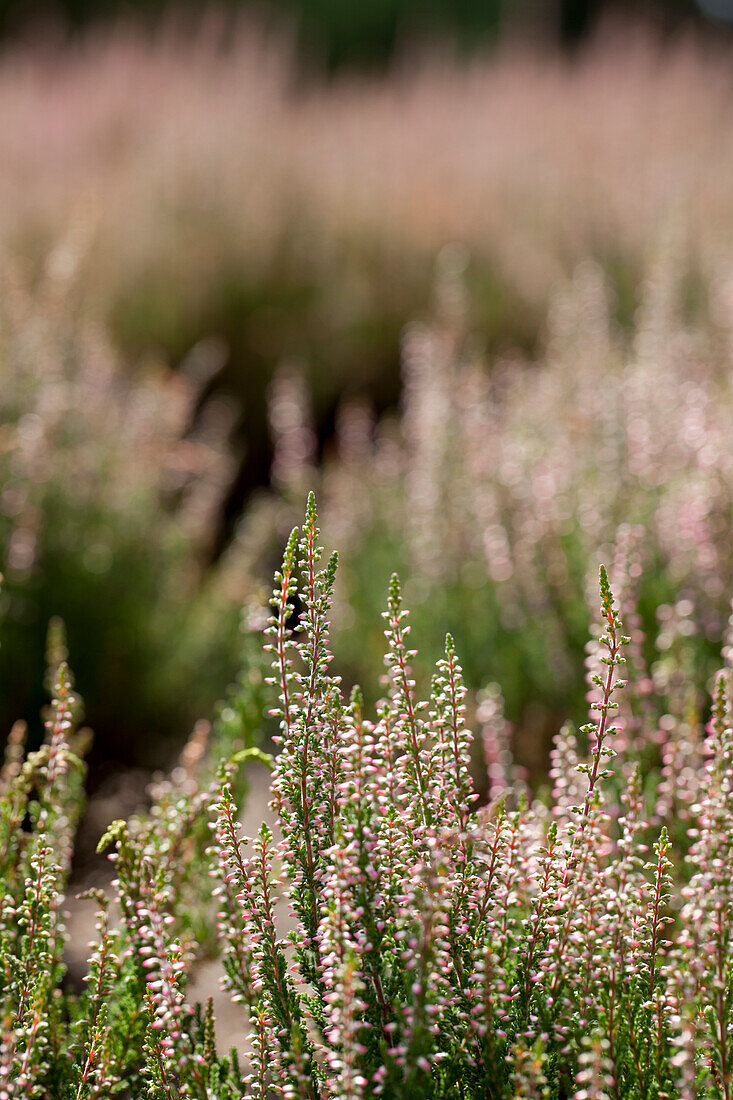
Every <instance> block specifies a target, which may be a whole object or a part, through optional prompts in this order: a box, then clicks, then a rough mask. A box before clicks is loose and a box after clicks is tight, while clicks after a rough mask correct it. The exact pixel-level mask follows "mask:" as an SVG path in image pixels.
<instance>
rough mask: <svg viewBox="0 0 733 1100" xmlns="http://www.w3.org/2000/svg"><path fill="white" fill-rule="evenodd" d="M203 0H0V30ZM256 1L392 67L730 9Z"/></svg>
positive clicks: (571, 2) (543, 1)
mask: <svg viewBox="0 0 733 1100" xmlns="http://www.w3.org/2000/svg"><path fill="white" fill-rule="evenodd" d="M199 8H200V5H198V4H197V3H196V2H195V0H34V3H33V4H30V3H28V0H1V2H0V33H1V34H4V35H11V34H18V33H23V32H24V31H25V29H26V28H27V27H28V26H29V25H33V24H36V23H37V22H38V21H39V20H49V19H53V20H54V22H55V23H56V25H57V27H60V28H61V29H62V30H64V31H65V32H70V33H72V34H73V33H78V32H79V31H83V30H86V29H88V28H89V27H90V26H92V25H94V24H99V23H100V22H104V21H107V20H109V19H110V18H119V17H120V16H125V17H129V16H134V17H136V18H143V19H145V20H147V22H148V24H149V25H154V24H155V23H156V21H158V20H160V19H161V18H166V17H169V16H170V14H171V12H175V13H176V17H177V18H178V19H181V18H183V19H185V18H188V19H191V18H194V19H195V18H196V15H197V9H199ZM248 8H249V9H252V8H254V9H255V10H257V11H258V12H259V13H260V16H261V17H262V15H263V14H264V15H265V17H267V18H275V19H278V18H283V17H284V18H285V19H287V20H288V22H289V23H290V24H291V25H292V26H293V27H294V28H295V30H296V33H297V37H298V43H299V47H300V51H301V58H302V59H303V60H304V61H305V62H306V64H307V65H308V66H311V65H313V64H316V65H317V66H319V67H323V68H324V69H325V70H326V71H328V72H333V71H335V70H337V69H339V68H342V67H344V66H354V65H356V66H361V67H363V66H368V67H370V68H373V67H375V66H376V67H384V66H385V65H386V64H388V63H389V61H390V60H391V59H392V58H393V57H394V55H395V53H396V52H398V51H399V50H400V49H402V48H404V47H405V46H411V45H413V44H414V43H415V41H416V40H417V41H420V40H422V41H423V42H430V41H441V42H444V41H445V39H446V37H447V38H448V39H450V40H452V41H453V42H454V43H455V45H456V47H457V48H458V49H459V50H461V51H462V52H464V53H465V52H471V51H473V50H476V49H477V48H481V47H485V46H486V45H487V44H491V43H494V42H495V41H496V39H497V37H499V36H500V35H501V34H504V33H511V34H518V35H520V36H522V37H528V36H532V37H535V38H537V37H539V38H541V39H543V40H544V41H545V42H546V44H547V45H552V44H553V43H559V44H561V45H563V46H565V47H574V46H576V45H577V44H578V43H579V42H581V41H582V40H583V38H584V37H586V36H587V35H589V34H591V33H593V31H594V30H595V28H596V26H597V24H598V22H599V20H602V18H603V17H604V16H605V15H607V14H608V13H609V12H611V11H612V12H616V13H618V12H621V13H622V14H624V15H626V16H628V15H632V16H634V17H635V18H639V17H645V18H648V19H653V20H654V21H655V22H656V23H658V24H659V25H661V26H662V27H664V28H665V29H669V28H671V27H675V26H677V25H679V23H680V22H681V21H693V20H695V21H698V20H702V19H704V18H706V17H707V18H708V19H710V18H712V17H714V16H717V17H718V19H721V18H722V19H723V20H724V19H725V17H726V16H727V15H729V14H730V13H729V11H728V6H727V4H726V2H725V0H718V2H717V3H703V4H698V3H696V0H636V2H635V3H631V2H629V0H371V2H370V3H365V2H362V3H340V2H339V0H270V2H269V3H266V2H263V0H228V3H227V2H225V3H223V4H222V5H221V10H222V11H227V10H228V11H229V12H231V13H234V14H238V13H240V12H241V11H242V10H245V11H246V10H247V9H248Z"/></svg>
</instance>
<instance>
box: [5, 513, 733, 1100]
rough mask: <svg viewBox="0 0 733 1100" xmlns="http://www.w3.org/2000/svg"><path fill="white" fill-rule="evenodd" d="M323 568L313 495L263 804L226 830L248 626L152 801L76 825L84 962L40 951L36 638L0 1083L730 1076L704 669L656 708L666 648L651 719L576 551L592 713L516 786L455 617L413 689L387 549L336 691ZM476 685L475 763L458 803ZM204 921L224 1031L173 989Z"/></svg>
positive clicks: (198, 1089)
mask: <svg viewBox="0 0 733 1100" xmlns="http://www.w3.org/2000/svg"><path fill="white" fill-rule="evenodd" d="M616 566H617V569H619V568H620V567H619V564H618V563H616ZM336 576H337V558H336V555H335V554H333V555H331V556H330V557H329V558H324V557H323V552H322V549H321V546H320V543H319V530H318V526H317V516H316V510H315V502H314V499H313V497H312V496H311V497H310V499H309V503H308V508H307V513H306V518H305V523H304V525H303V528H302V531H300V530H298V529H296V530H294V531H293V533H292V535H291V536H290V538H289V540H288V543H287V546H286V550H285V555H284V559H283V563H282V567H281V569H280V571H279V572H278V574H277V576H276V586H275V590H274V593H273V598H272V601H271V602H272V616H271V618H270V622H269V626H268V628H267V645H266V652H267V654H268V656H269V660H270V661H271V664H272V676H271V678H270V679H271V686H273V687H274V689H275V693H276V694H277V696H278V697H279V698H278V703H277V706H276V707H275V708H274V709H275V714H276V717H277V718H278V720H279V723H280V733H279V751H278V755H277V758H276V760H275V761H274V765H272V766H274V771H273V776H272V787H271V794H272V810H273V812H274V815H275V821H274V824H273V826H272V827H271V826H269V825H266V824H263V826H262V828H261V829H260V830H259V832H258V834H257V835H256V836H255V837H252V838H249V837H245V836H243V835H242V831H241V827H240V825H239V823H238V809H237V804H238V802H239V801H240V800H241V797H242V795H243V785H242V772H243V770H244V767H245V766H246V763H247V761H248V760H250V759H253V758H258V759H262V760H264V761H265V762H268V763H271V762H270V761H269V760H268V758H267V757H265V756H263V754H262V753H261V752H260V751H259V750H258V749H256V748H255V747H254V746H253V744H252V736H253V728H252V719H253V717H254V715H256V713H257V711H258V708H259V706H260V704H261V702H262V699H263V697H262V690H263V686H264V685H263V680H262V678H261V676H260V675H259V669H261V658H260V663H259V664H258V663H257V661H254V662H253V663H252V666H251V670H250V671H251V672H252V673H253V675H251V676H250V675H246V674H245V675H243V677H242V678H241V680H240V682H239V686H238V687H237V688H236V689H234V693H233V695H232V697H231V698H230V699H229V700H228V702H227V704H226V705H225V707H224V708H223V710H222V718H221V719H220V720H219V722H218V724H217V727H216V729H215V731H214V735H213V739H212V741H211V742H210V743H209V745H208V746H206V745H205V744H204V737H203V734H202V731H201V730H200V729H198V730H196V731H195V732H194V736H193V737H192V739H191V741H190V742H189V745H188V746H187V747H186V749H185V750H184V753H183V755H182V757H181V761H180V763H179V765H178V766H177V767H176V768H175V769H174V771H173V773H172V774H171V777H170V779H168V780H161V781H159V782H158V783H157V784H156V786H155V787H154V788H153V789H152V790H151V805H150V809H149V811H148V812H146V813H143V814H141V815H139V816H138V817H137V818H135V819H133V820H132V821H130V822H129V823H124V822H121V821H117V822H114V823H113V824H112V825H111V826H110V827H109V829H108V830H107V832H106V834H105V836H104V837H103V838H102V841H101V847H102V848H107V847H110V846H111V849H112V850H111V859H112V862H113V866H114V880H113V882H112V885H111V890H110V892H109V893H105V892H102V891H100V892H98V893H97V894H96V897H97V900H98V904H99V916H98V922H97V939H96V942H95V943H94V944H92V946H91V955H90V958H89V965H88V973H87V977H86V978H85V983H84V989H83V990H82V991H81V992H74V991H73V990H71V989H70V988H69V987H68V986H67V985H66V984H65V983H64V981H63V971H64V964H63V947H64V941H65V937H66V933H65V927H64V906H65V891H66V889H67V884H68V873H69V864H70V858H71V853H72V848H73V833H74V828H75V824H76V822H77V820H78V816H79V812H80V807H81V802H82V797H81V793H82V785H83V765H82V763H81V759H80V753H81V751H82V748H83V744H82V737H81V735H80V733H78V732H77V731H76V721H77V718H78V715H79V711H80V704H79V699H78V696H77V694H76V692H75V690H74V686H73V681H72V679H71V677H70V674H69V672H68V669H67V667H66V665H65V663H63V662H62V663H60V664H57V665H55V666H54V667H53V669H52V671H53V677H54V690H53V704H52V706H51V708H50V711H49V713H48V718H47V724H46V734H47V736H46V741H45V743H44V745H43V746H42V748H41V749H40V750H38V751H37V752H33V753H29V754H28V755H27V756H26V757H25V758H24V754H23V749H22V744H21V741H22V729H21V727H16V728H15V730H14V732H13V734H12V735H11V737H10V739H9V741H8V746H7V750H6V761H5V765H4V768H3V771H2V784H3V787H2V798H1V799H0V829H1V832H0V843H1V844H2V847H1V849H0V852H1V855H2V860H3V868H2V871H3V873H2V876H0V889H1V891H2V900H1V904H0V980H1V989H0V995H1V996H2V1021H3V1024H2V1027H3V1035H2V1046H1V1047H0V1096H2V1097H4V1098H9V1097H20V1096H37V1097H56V1096H59V1097H69V1098H74V1100H81V1098H82V1097H84V1098H88V1100H91V1098H93V1097H94V1098H101V1097H107V1096H113V1095H121V1096H130V1097H132V1096H140V1095H146V1096H150V1097H153V1098H156V1100H158V1098H159V1100H173V1098H177V1097H189V1098H193V1097H199V1098H201V1100H210V1098H211V1100H213V1098H214V1097H224V1098H226V1097H231V1098H234V1097H237V1098H241V1097H273V1098H274V1097H278V1096H284V1097H287V1096H299V1097H308V1098H313V1100H316V1098H321V1097H326V1096H338V1097H343V1098H346V1097H349V1098H355V1097H366V1096H370V1095H384V1096H394V1097H397V1096H399V1097H403V1096H404V1097H415V1098H423V1097H446V1098H448V1097H456V1098H458V1097H464V1098H469V1097H474V1096H475V1097H478V1096H482V1097H485V1096H491V1097H497V1098H500V1097H506V1098H507V1100H509V1098H514V1097H516V1098H519V1097H523V1098H527V1097H538V1098H539V1097H555V1098H557V1100H559V1098H560V1097H573V1098H574V1100H586V1098H588V1097H597V1098H598V1100H600V1098H602V1097H608V1098H609V1100H610V1098H616V1097H628V1098H634V1100H642V1098H643V1100H647V1098H649V1100H651V1098H652V1097H655V1098H656V1097H660V1096H668V1097H680V1098H685V1100H687V1098H690V1100H693V1098H700V1100H701V1098H703V1097H705V1098H708V1097H709V1098H727V1097H729V1096H730V1091H731V1087H732V1083H731V1042H732V1041H733V1021H731V1005H730V1001H731V998H730V988H731V981H732V980H733V975H732V974H731V963H730V952H729V936H730V911H731V900H733V899H732V898H731V896H730V894H731V881H730V875H729V873H728V867H729V865H730V851H729V849H730V836H731V835H732V826H733V820H732V818H731V815H732V814H733V806H732V804H731V789H730V768H731V759H730V757H731V745H732V744H733V729H732V728H731V716H730V698H729V684H728V674H727V673H726V672H723V673H721V674H720V676H718V678H717V680H716V682H715V689H714V696H713V703H712V713H711V718H710V721H709V723H708V725H707V729H706V731H705V732H703V731H701V730H700V728H699V727H700V722H701V715H700V711H699V709H696V707H697V703H696V702H693V703H691V704H690V703H689V702H688V705H687V708H686V710H685V711H684V713H677V712H676V708H675V705H674V698H673V697H674V694H675V692H677V691H679V690H680V685H679V682H678V681H679V680H681V677H677V678H675V677H672V678H671V680H670V683H671V684H672V685H673V686H672V687H669V688H668V689H665V688H663V687H661V686H659V685H657V686H656V687H653V689H652V691H653V692H655V693H656V694H657V695H658V698H657V704H658V705H659V707H662V706H666V707H667V708H668V709H667V711H666V713H667V717H668V718H670V719H672V720H673V721H671V722H666V723H665V724H664V727H663V728H660V727H659V725H658V723H656V722H655V721H654V720H653V719H649V718H648V715H647V713H646V712H645V711H644V707H645V706H646V704H647V703H648V693H645V692H644V691H641V692H640V690H639V684H638V683H634V681H633V679H631V678H628V679H627V675H626V670H627V669H629V670H630V671H631V670H633V668H634V661H635V658H634V646H635V643H634V639H633V636H632V635H630V634H624V625H623V623H622V621H621V617H620V613H619V610H618V608H617V606H616V603H615V600H614V595H613V591H612V588H611V583H610V581H609V577H608V575H607V573H606V570H605V569H604V568H603V567H601V570H600V607H599V622H600V629H599V631H598V635H597V637H596V639H595V644H594V646H593V647H591V652H590V653H589V662H588V663H589V670H588V672H589V685H590V688H591V691H590V694H589V707H590V720H589V721H588V722H585V723H583V724H581V725H580V726H579V727H578V728H577V730H576V729H574V728H573V727H572V726H570V725H566V726H564V727H563V728H562V730H561V731H560V732H559V733H558V734H557V736H556V739H555V747H554V752H553V759H552V771H551V789H550V790H549V791H548V792H547V793H546V794H545V795H542V796H541V797H537V796H535V795H533V794H532V793H531V791H530V790H529V789H528V788H527V786H526V784H525V783H524V782H522V780H521V779H520V778H517V777H516V775H514V774H513V765H512V762H511V759H510V758H509V756H508V749H507V745H506V739H505V733H506V730H505V727H504V722H503V719H502V716H501V706H500V702H499V699H498V696H497V691H496V689H492V690H491V691H488V692H486V693H484V694H483V695H482V697H481V700H480V703H479V707H478V710H477V709H476V708H475V707H474V704H473V701H472V700H471V698H470V696H469V694H468V692H467V690H466V688H465V685H464V681H463V674H462V669H461V665H460V663H459V658H458V655H457V651H456V647H455V644H454V642H453V639H452V638H451V637H450V636H448V637H447V638H446V642H445V649H444V654H443V656H442V657H441V658H440V659H439V660H438V662H437V665H436V670H435V674H434V676H433V678H432V682H431V685H430V690H429V695H428V697H427V698H424V699H423V698H422V697H421V693H420V692H419V690H418V684H417V682H416V679H415V676H414V674H413V671H412V668H413V665H414V662H415V657H416V651H415V649H414V648H413V646H412V641H411V630H410V621H409V613H408V611H407V609H406V607H405V605H404V602H403V597H402V592H401V586H400V582H399V580H398V578H397V577H396V576H394V577H393V578H392V580H391V582H390V586H389V593H388V599H387V608H386V611H385V612H384V635H385V640H386V657H385V664H386V678H385V680H384V682H383V689H384V690H383V697H382V699H381V701H380V702H379V704H378V706H377V708H376V711H375V712H373V713H371V714H370V713H369V712H368V710H367V707H366V704H365V702H364V698H363V696H362V693H361V692H360V691H359V689H354V690H353V691H352V692H351V694H350V696H349V698H348V699H347V698H345V697H344V695H343V692H342V687H341V681H340V678H339V677H338V675H336V674H335V672H334V671H333V667H332V666H333V663H334V660H333V654H332V651H331V648H330V643H329V615H330V607H331V605H332V601H333V596H334V591H335V585H336ZM618 580H619V582H620V584H621V586H622V587H623V585H624V582H623V575H622V574H621V573H620V574H619V577H618ZM626 587H627V592H628V585H627V586H626ZM55 652H58V647H56V650H55ZM52 658H53V653H52ZM52 664H53V660H52ZM683 668H684V660H680V662H679V664H678V671H681V670H682V669H683ZM688 686H689V685H688ZM665 691H668V694H664V692H665ZM273 702H274V700H273ZM477 713H480V714H481V715H482V720H483V722H484V724H485V731H484V738H483V740H484V744H485V746H486V749H487V757H488V763H489V767H490V773H491V780H492V786H491V791H492V798H491V801H490V802H489V803H487V804H485V805H483V806H478V807H477V805H476V803H477V796H476V794H475V792H474V784H473V780H472V777H471V769H470V761H471V753H472V741H473V734H472V733H471V732H470V729H469V719H471V717H472V716H476V714H477ZM632 731H633V736H632ZM662 733H665V735H669V736H668V739H665V737H662V736H660V735H661V734H662ZM671 740H675V741H676V744H677V747H678V750H679V753H680V754H681V755H682V756H683V757H684V763H683V764H682V765H681V766H680V765H679V762H678V761H677V760H676V758H675V756H674V754H670V752H669V743H670V741H671ZM217 761H218V763H217ZM676 802H677V803H679V805H681V806H682V805H684V807H685V816H684V818H682V814H681V813H680V814H679V816H677V814H676V813H673V814H672V815H670V812H669V805H670V803H673V804H674V803H676ZM670 824H671V825H672V826H673V828H670ZM207 884H209V887H208V888H207ZM212 939H213V940H214V941H215V942H216V944H217V948H218V951H219V952H220V954H221V957H222V966H223V973H222V982H223V985H224V987H225V989H227V990H228V991H229V993H230V995H231V999H232V1002H233V1008H232V1011H236V1010H239V1011H241V1013H242V1016H241V1020H242V1023H241V1028H242V1031H241V1036H242V1038H241V1042H240V1043H239V1044H238V1050H235V1051H232V1052H230V1053H229V1054H228V1055H223V1054H222V1053H221V1052H220V1051H219V1049H218V1046H217V1036H216V1021H215V1019H214V1014H213V1009H212V1005H211V1002H209V1003H208V1004H207V1005H204V1006H201V1005H199V1004H197V1003H192V999H191V996H190V994H191V983H192V979H193V977H195V973H196V965H197V958H199V957H200V955H201V952H202V950H210V949H211V940H212ZM237 1006H239V1008H237Z"/></svg>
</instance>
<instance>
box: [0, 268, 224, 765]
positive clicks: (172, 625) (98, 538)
mask: <svg viewBox="0 0 733 1100" xmlns="http://www.w3.org/2000/svg"><path fill="white" fill-rule="evenodd" d="M67 276H68V279H67V280H64V279H60V278H59V277H57V276H53V277H52V275H51V274H48V275H47V277H46V278H45V279H44V280H42V281H41V282H40V283H39V284H38V285H37V286H35V287H33V288H30V287H29V285H28V282H27V280H26V279H24V278H23V277H22V276H21V274H20V273H19V272H17V271H16V272H12V271H11V272H10V273H9V275H8V277H7V278H6V281H5V283H4V293H3V303H2V310H1V311H0V377H1V378H2V397H1V398H0V407H1V412H2V419H3V424H4V427H3V446H2V453H1V454H0V482H1V484H2V491H1V492H0V538H1V540H2V543H1V544H2V547H3V551H2V573H3V575H4V578H5V580H4V585H3V592H2V596H1V597H0V599H1V600H2V624H1V625H0V638H1V640H2V645H3V655H4V659H3V661H2V669H1V670H0V688H1V689H2V697H3V703H2V713H3V715H5V716H6V719H7V720H8V721H10V720H12V718H14V717H15V716H17V714H19V713H22V714H26V715H28V716H29V717H32V716H33V715H34V713H38V711H39V709H40V706H41V704H42V702H43V698H44V697H43V694H42V685H41V683H40V678H39V677H37V676H36V675H35V671H34V670H35V669H36V668H39V667H41V663H42V661H43V653H44V642H45V633H46V628H47V624H48V622H49V620H50V619H51V618H52V617H54V616H60V617H61V618H63V620H64V622H65V624H66V629H67V631H68V635H69V644H70V647H71V650H72V652H73V653H74V654H75V657H76V661H77V662H78V666H79V667H80V668H81V669H82V670H83V676H84V682H85V700H86V704H87V712H88V715H89V716H90V718H91V720H92V721H93V723H94V725H95V728H96V730H97V732H98V735H99V737H100V740H101V742H102V746H101V749H102V752H103V753H104V754H106V756H107V758H109V757H112V758H115V757H116V758H117V759H124V760H125V761H126V762H127V763H137V764H140V763H145V764H148V765H150V764H160V763H162V762H163V761H165V762H166V763H168V762H169V761H168V753H169V752H170V749H169V748H167V747H166V739H168V741H169V740H170V739H171V738H172V736H173V735H175V736H178V737H180V730H181V727H182V726H183V728H185V723H190V722H192V721H193V719H194V718H195V717H197V716H199V715H200V714H202V713H207V712H209V711H210V708H211V707H212V706H213V703H214V702H215V700H216V698H217V696H218V694H219V693H220V691H221V684H222V683H226V682H227V681H228V679H229V678H230V677H231V676H232V675H233V673H234V671H235V669H236V656H235V654H236V651H237V649H238V646H239V643H238V637H239V631H238V618H239V614H238V609H237V603H236V602H235V601H232V600H231V598H230V594H229V593H228V592H225V591H224V584H225V580H224V575H223V571H221V570H220V571H218V572H217V570H215V569H209V568H208V566H209V564H210V560H211V556H212V551H213V547H212V535H213V533H214V531H215V529H216V519H217V516H218V513H219V510H220V508H221V505H222V499H223V496H224V494H225V493H226V491H227V488H228V485H229V482H230V478H231V473H232V458H231V453H230V448H229V438H228V435H229V430H230V428H231V410H230V409H229V408H228V407H227V406H226V405H225V404H223V403H222V402H220V401H216V400H215V401H213V402H212V401H209V402H202V401H201V386H202V384H203V383H204V382H205V380H206V371H207V370H209V371H210V370H211V369H212V368H213V367H215V366H216V358H215V351H214V352H212V349H208V353H207V349H206V348H205V347H202V348H200V349H196V350H195V351H194V352H193V353H192V355H191V357H190V359H189V362H188V364H187V365H184V369H182V370H181V371H180V372H178V373H177V374H173V373H172V372H171V371H170V370H168V369H165V368H163V367H162V366H161V365H160V364H156V363H153V362H149V363H146V364H141V365H140V368H139V371H138V373H137V374H136V375H133V374H132V373H131V371H128V369H127V368H126V367H123V366H122V364H121V363H120V362H119V360H118V359H117V357H116V355H115V354H114V353H113V352H112V350H111V349H110V347H109V346H108V344H107V342H106V339H105V337H104V335H103V334H102V333H101V331H100V330H99V328H98V327H97V326H94V325H91V324H89V323H87V322H86V321H84V320H82V319H80V318H79V316H78V314H77V313H76V312H75V310H74V307H73V300H74V294H73V286H71V287H70V286H69V285H68V280H71V282H72V283H73V278H72V276H71V275H70V274H69V273H68V272H67ZM212 354H213V355H214V361H213V362H212ZM199 404H201V408H200V409H199V408H198V406H199ZM193 667H195V668H196V669H197V674H196V676H195V677H192V676H191V669H192V668H193ZM32 669H33V671H32ZM131 683H135V685H136V688H135V691H134V692H133V693H132V694H131V693H130V688H129V685H130V684H131ZM123 714H124V721H123V720H122V718H121V716H122V715H123ZM152 731H156V735H157V742H156V741H155V740H154V739H153V738H151V736H150V735H151V732H152ZM39 736H40V730H39V729H38V728H37V727H34V729H33V731H32V737H33V738H34V739H38V738H39ZM33 747H37V746H36V744H35V743H34V745H33Z"/></svg>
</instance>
